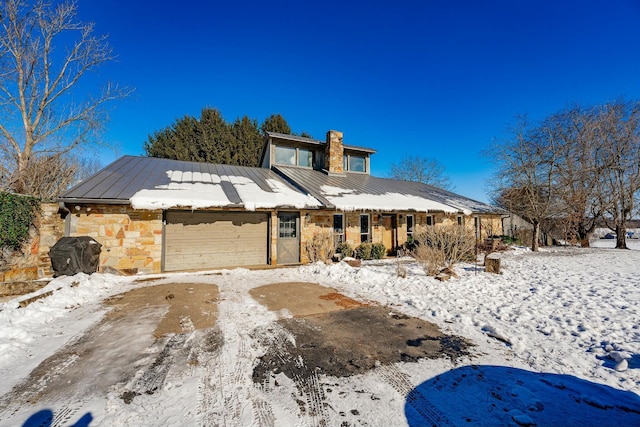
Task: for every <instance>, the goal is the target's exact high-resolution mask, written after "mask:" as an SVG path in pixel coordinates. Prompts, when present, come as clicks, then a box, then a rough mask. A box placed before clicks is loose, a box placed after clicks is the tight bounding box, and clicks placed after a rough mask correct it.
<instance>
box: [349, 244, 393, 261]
mask: <svg viewBox="0 0 640 427" xmlns="http://www.w3.org/2000/svg"><path fill="white" fill-rule="evenodd" d="M386 252H387V249H386V248H385V247H384V245H383V244H382V243H362V244H361V245H360V246H358V247H357V249H356V255H357V257H358V258H360V259H364V260H369V259H382V258H384V255H385V253H386Z"/></svg>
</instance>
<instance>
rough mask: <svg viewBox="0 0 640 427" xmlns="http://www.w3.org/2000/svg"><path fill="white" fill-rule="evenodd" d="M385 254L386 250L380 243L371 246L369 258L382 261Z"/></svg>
mask: <svg viewBox="0 0 640 427" xmlns="http://www.w3.org/2000/svg"><path fill="white" fill-rule="evenodd" d="M386 253H387V248H385V247H384V245H383V244H382V243H374V244H373V245H371V258H372V259H382V258H384V256H385V254H386Z"/></svg>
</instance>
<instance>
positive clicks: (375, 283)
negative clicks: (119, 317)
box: [0, 240, 640, 426]
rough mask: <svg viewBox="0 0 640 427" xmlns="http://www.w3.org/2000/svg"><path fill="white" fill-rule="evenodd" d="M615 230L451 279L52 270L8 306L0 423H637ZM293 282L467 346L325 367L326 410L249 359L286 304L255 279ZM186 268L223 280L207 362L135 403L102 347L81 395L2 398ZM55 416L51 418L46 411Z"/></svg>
mask: <svg viewBox="0 0 640 427" xmlns="http://www.w3.org/2000/svg"><path fill="white" fill-rule="evenodd" d="M614 243H615V242H613V241H611V240H597V241H594V246H598V247H597V248H592V249H580V248H557V249H543V250H541V251H540V252H539V253H532V252H530V251H528V250H527V249H525V248H519V249H515V250H511V251H509V252H507V253H504V254H503V255H502V259H501V264H502V265H501V266H502V274H500V275H492V274H487V273H484V272H483V271H480V270H481V268H476V266H475V265H473V264H466V265H460V266H458V268H457V272H458V273H459V275H460V278H459V279H453V280H450V281H448V282H438V281H435V280H434V279H433V278H430V277H426V276H425V275H424V273H423V271H422V270H421V268H420V267H419V266H418V265H417V264H415V263H409V264H408V268H409V274H408V276H407V278H400V277H398V275H397V273H396V263H395V262H394V261H393V260H390V261H384V262H370V263H365V264H364V265H363V267H362V268H351V267H349V266H348V265H346V264H344V263H340V264H333V265H329V266H327V265H324V264H313V265H308V266H302V267H298V268H287V269H275V270H265V271H248V270H244V269H237V270H231V271H223V272H222V274H210V273H211V272H209V274H206V273H201V274H195V273H189V274H187V273H181V274H170V275H169V274H167V275H161V276H158V277H160V278H161V279H160V280H158V281H155V282H152V281H142V282H140V281H138V282H135V283H134V280H136V279H140V277H135V278H132V277H118V276H112V275H102V274H94V275H92V276H90V277H89V276H86V275H82V274H79V275H77V276H74V277H65V278H59V279H55V280H53V281H52V282H50V283H49V284H48V285H47V287H45V288H43V289H42V290H40V291H38V292H37V294H40V293H44V292H47V291H54V292H53V294H52V295H51V296H49V297H47V298H43V299H41V300H39V301H37V302H35V303H32V304H31V305H29V306H28V307H26V308H17V307H18V301H20V300H23V299H25V298H27V297H31V296H33V294H32V295H27V296H23V297H20V298H16V299H14V300H10V301H7V302H5V303H2V304H0V378H1V381H0V403H2V404H3V405H6V406H5V407H4V408H3V405H0V425H7V426H9V425H21V423H23V422H24V421H25V420H27V418H28V417H30V416H31V417H33V420H35V421H39V422H40V424H38V425H54V426H63V425H70V424H71V423H75V422H78V421H79V422H78V424H77V425H92V426H93V425H126V426H156V425H164V426H182V425H239V426H240V425H267V426H283V425H284V426H287V425H300V426H307V425H310V426H317V425H350V426H354V425H368V426H388V425H394V426H396V425H397V426H402V425H420V421H419V420H421V419H422V420H424V419H428V420H432V421H433V420H435V421H437V422H439V423H442V424H449V425H496V424H501V425H505V424H507V425H508V424H511V425H538V426H543V425H553V424H554V423H557V422H558V421H557V420H558V419H562V420H564V422H563V424H565V425H640V412H639V411H640V242H638V241H629V245H630V247H632V249H633V250H630V251H622V250H614V249H609V248H608V247H611V246H612V245H613V244H614ZM146 278H151V276H146ZM296 281H305V282H313V283H318V284H321V285H325V286H329V287H333V288H336V289H338V290H339V291H340V292H342V293H344V294H345V295H347V296H350V297H352V298H354V299H358V300H362V301H368V302H375V303H378V304H382V305H386V306H389V307H390V310H392V311H394V312H396V313H403V314H406V315H410V316H416V317H419V318H422V319H425V320H428V321H431V322H433V323H436V324H437V325H438V326H439V327H440V328H441V329H442V330H443V331H444V332H445V333H450V334H455V335H458V336H463V337H466V338H467V339H469V340H470V341H471V342H472V343H473V344H474V345H475V346H474V347H473V348H472V356H471V357H465V358H463V359H461V360H458V361H457V362H454V361H451V360H449V359H447V358H442V359H425V360H421V361H419V362H417V363H409V362H407V363H400V364H397V365H393V366H380V367H379V368H376V369H374V370H372V371H370V372H368V373H367V374H364V375H357V376H352V377H347V378H327V377H325V376H323V375H319V377H318V384H317V386H318V387H319V389H320V390H321V394H322V396H321V397H322V405H321V406H319V407H318V411H317V412H309V411H307V412H305V411H302V410H301V407H300V403H299V400H300V399H302V400H304V396H301V391H300V390H298V389H296V384H295V381H293V380H292V379H290V378H287V377H286V376H284V374H278V375H277V376H276V377H275V380H273V381H272V383H271V384H266V385H264V384H263V385H262V386H257V385H256V384H254V383H253V380H252V369H253V367H254V366H255V363H256V360H257V359H258V358H259V357H260V356H261V355H262V353H263V352H264V349H265V347H264V346H262V345H261V344H260V343H259V342H255V340H253V339H252V336H253V335H252V334H253V331H255V330H256V329H260V328H262V330H271V329H274V328H275V326H274V325H275V324H274V321H275V320H276V319H277V318H278V314H279V315H281V316H282V315H283V313H273V312H270V311H268V310H267V309H266V308H265V307H263V306H262V305H261V304H259V303H258V302H256V301H255V300H253V299H252V298H251V297H250V296H249V294H248V291H249V290H250V289H251V288H254V287H257V286H261V285H265V284H269V283H279V282H296ZM175 282H184V283H211V284H215V285H217V286H218V288H219V292H220V296H219V302H218V308H219V320H218V323H217V328H218V333H219V334H220V335H221V337H222V341H223V345H222V348H221V349H220V351H219V352H218V353H216V354H215V357H214V358H213V359H212V360H209V361H207V360H203V361H202V363H199V364H191V365H188V366H183V367H181V368H180V369H176V370H175V371H172V372H169V374H167V375H166V379H165V380H164V382H163V383H162V384H161V386H160V388H159V390H157V391H156V392H155V393H154V394H149V395H144V394H143V395H141V396H137V397H136V398H135V399H133V401H131V402H128V403H127V402H124V401H123V399H122V398H121V396H122V394H123V390H124V384H123V383H107V382H106V381H107V380H106V379H103V377H102V376H101V375H98V374H97V372H103V371H105V370H106V371H108V370H109V368H110V367H109V365H108V364H109V363H114V364H115V363H117V362H116V361H113V362H108V361H107V360H101V359H100V358H99V357H96V358H95V360H96V366H93V367H92V366H91V365H89V366H85V365H82V366H84V367H83V368H82V372H78V373H77V375H76V376H75V377H76V381H78V382H79V383H80V384H78V385H77V386H78V387H80V389H83V390H87V392H86V393H84V394H83V395H82V396H74V397H73V399H71V400H72V401H69V399H68V397H65V396H66V395H64V393H61V394H60V397H56V396H55V395H53V396H51V395H49V396H48V397H47V399H45V400H44V401H38V402H37V403H36V404H24V405H23V404H14V405H13V406H12V405H11V403H12V402H6V399H5V400H4V401H3V400H2V397H1V396H2V395H5V396H6V395H7V393H9V392H10V391H11V389H12V388H13V387H14V386H16V385H18V384H20V383H21V382H22V381H23V380H24V379H25V378H27V376H28V375H29V373H30V372H31V371H32V370H34V369H35V368H36V367H37V366H38V365H39V364H40V363H41V362H43V361H44V360H45V359H47V358H48V357H50V356H51V355H53V354H54V353H55V352H56V351H58V350H59V349H60V348H62V347H63V346H64V345H66V344H68V343H70V342H73V341H74V340H78V338H79V337H81V336H82V335H83V334H84V333H85V332H86V331H88V330H92V329H91V328H93V327H95V325H96V324H97V323H98V322H99V321H100V319H101V318H102V317H103V316H104V314H105V313H106V311H107V309H106V308H105V307H104V306H102V304H101V303H102V301H104V300H105V299H106V298H108V297H109V296H112V295H115V294H118V293H121V292H124V291H127V290H130V289H132V288H134V287H142V286H151V285H156V284H161V283H175ZM270 328H271V329H270ZM276 332H277V331H276ZM363 332H364V333H366V331H363ZM148 333H149V332H148V324H147V323H145V321H144V319H141V321H140V324H139V325H138V326H134V327H131V326H130V327H129V328H128V329H127V330H124V331H122V332H120V335H121V341H122V342H121V343H120V344H121V345H122V343H126V344H127V345H130V346H131V348H134V347H135V346H136V345H143V344H140V343H136V339H135V337H137V336H139V335H144V334H148ZM111 336H112V337H113V336H118V334H115V335H111ZM372 339H374V337H372ZM103 344H104V343H103ZM114 345H115V343H114ZM144 345H146V344H144ZM94 357H95V356H94ZM69 363H73V360H71V359H70V361H69ZM144 363H145V361H139V362H136V365H135V366H142V365H144ZM146 363H147V364H148V361H147V362H146ZM98 364H100V365H101V366H99V367H98V366H97V365H98ZM103 364H107V366H102V365H103ZM98 368H99V369H98ZM132 369H133V370H134V372H135V368H132ZM123 381H126V380H123ZM101 382H104V384H103V385H104V387H103V388H101V387H99V386H100V383H101ZM82 383H84V386H85V387H84V388H83V387H82V386H83V384H82ZM307 397H308V396H307ZM416 402H423V403H420V404H418V403H416ZM14 403H15V402H14ZM585 408H586V409H587V410H591V412H589V411H587V412H585ZM47 411H51V412H47ZM558 412H559V413H558ZM585 413H586V414H587V415H580V414H585ZM47 416H49V417H51V416H53V417H54V418H53V421H52V422H51V423H49V424H46V423H42V421H41V419H44V418H46V417H47ZM585 416H586V417H587V418H585ZM38 417H40V418H38ZM558 417H560V418H558ZM563 417H564V418H563ZM581 417H582V418H581ZM598 417H600V418H598ZM416 420H417V421H416ZM65 423H66V424H65ZM34 424H36V422H34Z"/></svg>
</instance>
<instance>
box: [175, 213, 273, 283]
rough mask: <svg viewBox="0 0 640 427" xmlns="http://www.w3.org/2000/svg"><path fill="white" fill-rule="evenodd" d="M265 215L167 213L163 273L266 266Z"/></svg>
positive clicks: (266, 217)
mask: <svg viewBox="0 0 640 427" xmlns="http://www.w3.org/2000/svg"><path fill="white" fill-rule="evenodd" d="M267 229H268V215H267V214H264V213H255V212H198V211H196V212H192V211H168V212H167V215H166V225H165V245H164V271H178V270H202V269H212V268H220V267H239V266H247V265H265V264H267V256H268V253H267V236H268V235H267Z"/></svg>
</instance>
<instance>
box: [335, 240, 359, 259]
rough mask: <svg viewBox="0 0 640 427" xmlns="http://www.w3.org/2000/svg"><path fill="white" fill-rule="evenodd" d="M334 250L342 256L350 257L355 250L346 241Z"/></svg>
mask: <svg viewBox="0 0 640 427" xmlns="http://www.w3.org/2000/svg"><path fill="white" fill-rule="evenodd" d="M336 252H339V253H341V254H342V256H345V257H352V256H353V253H354V252H355V251H354V250H353V248H352V247H351V245H350V244H348V243H347V242H342V243H340V244H339V245H338V247H337V248H336Z"/></svg>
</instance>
